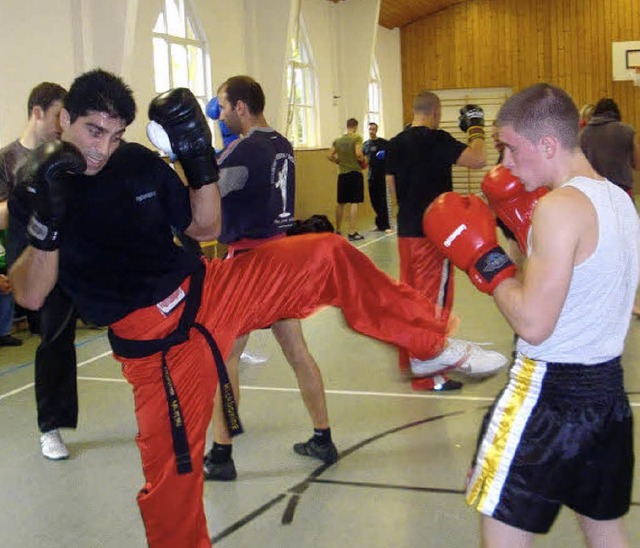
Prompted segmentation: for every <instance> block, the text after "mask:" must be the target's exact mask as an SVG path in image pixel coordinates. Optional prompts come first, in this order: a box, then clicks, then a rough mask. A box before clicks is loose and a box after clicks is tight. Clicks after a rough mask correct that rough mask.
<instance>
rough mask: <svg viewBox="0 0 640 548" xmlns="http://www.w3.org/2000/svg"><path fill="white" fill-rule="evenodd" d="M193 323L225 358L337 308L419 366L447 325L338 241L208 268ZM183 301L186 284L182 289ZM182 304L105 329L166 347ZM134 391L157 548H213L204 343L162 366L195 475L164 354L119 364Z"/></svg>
mask: <svg viewBox="0 0 640 548" xmlns="http://www.w3.org/2000/svg"><path fill="white" fill-rule="evenodd" d="M204 262H205V268H206V272H205V279H204V285H203V288H202V299H201V304H200V309H199V311H198V314H197V316H196V322H197V323H199V324H202V325H203V326H204V327H205V328H206V329H207V331H209V332H210V333H211V334H212V335H213V337H214V338H215V340H216V341H217V343H218V346H219V347H220V350H221V352H222V355H223V356H228V355H229V352H230V351H231V348H232V345H233V342H234V341H235V339H236V338H237V337H238V336H239V335H242V334H244V333H248V332H250V331H253V330H255V329H258V328H261V327H263V326H265V325H270V324H272V323H273V322H275V321H277V320H279V319H282V318H304V317H307V316H309V315H310V314H312V313H313V312H314V311H316V310H317V309H318V308H319V307H322V306H327V305H331V306H338V307H340V308H341V309H342V312H343V314H344V317H345V319H346V321H347V323H348V324H349V325H350V326H351V327H352V328H353V329H355V330H356V331H359V332H360V333H363V334H365V335H369V336H371V337H374V338H376V339H379V340H381V341H385V342H388V343H390V344H394V345H396V346H398V347H403V348H406V349H407V351H408V352H409V353H411V354H412V355H414V356H416V357H417V358H420V359H427V358H430V357H432V356H434V355H436V354H438V353H439V352H440V351H441V350H442V347H443V345H444V339H445V332H446V328H447V325H446V322H445V321H443V320H442V319H440V318H436V307H435V305H434V303H433V301H432V300H430V299H427V298H426V297H424V296H423V295H421V294H420V293H418V292H416V291H415V290H414V289H412V288H410V287H409V286H408V285H405V284H402V283H397V282H395V281H393V280H392V279H391V278H389V277H388V276H387V275H386V274H384V273H383V272H382V271H381V270H379V269H378V268H377V267H376V266H375V265H374V264H373V262H372V261H371V260H370V259H369V258H368V257H367V256H366V255H364V254H363V253H361V252H360V251H358V250H357V249H356V248H355V247H353V246H352V245H351V244H349V243H348V242H347V241H346V240H345V239H344V238H342V237H340V236H337V235H335V234H328V233H322V234H305V235H301V236H294V237H289V238H285V239H282V240H277V241H273V242H269V243H265V244H263V245H261V246H259V247H258V248H256V249H255V250H253V251H252V252H251V253H242V254H239V255H238V256H236V257H235V258H234V259H233V260H232V261H223V260H217V259H214V260H208V259H204ZM181 287H182V289H183V290H184V291H185V292H188V287H189V280H186V281H185V282H184V283H183V284H182V286H181ZM183 308H184V301H183V302H181V303H180V304H179V305H178V306H176V307H175V308H174V309H173V310H171V312H169V313H168V315H166V316H165V314H164V313H163V312H161V311H160V309H159V308H158V307H157V306H156V305H154V306H150V307H147V308H144V309H140V310H137V311H135V312H132V313H131V314H129V315H128V316H126V317H125V318H123V319H122V320H120V321H118V322H116V323H115V324H113V325H112V326H111V329H112V330H113V332H114V333H115V334H116V335H118V336H119V337H122V338H125V339H132V340H148V339H157V338H163V337H165V336H166V335H168V334H169V333H171V332H172V331H173V330H175V329H176V327H177V324H178V319H179V317H180V314H181V313H182V309H183ZM116 358H117V359H118V360H120V361H121V362H122V363H123V372H124V375H125V377H126V379H127V380H128V381H129V382H130V383H131V385H132V387H133V394H134V400H135V412H136V418H137V421H138V429H139V433H138V435H137V438H136V441H137V444H138V448H139V450H140V455H141V457H142V467H143V472H144V476H145V480H146V483H145V486H144V487H143V488H142V490H141V491H140V493H139V495H138V505H139V507H140V511H141V513H142V518H143V521H144V525H145V528H146V533H147V540H148V542H149V545H150V546H151V547H153V548H158V547H162V548H165V547H166V548H169V547H171V548H175V547H183V546H184V547H190V548H191V547H204V546H209V545H210V540H209V534H208V530H207V524H206V519H205V515H204V506H203V501H202V493H203V473H202V460H203V456H204V444H205V436H206V431H207V427H208V424H209V420H210V418H211V413H212V407H213V396H214V393H215V389H216V382H217V374H216V367H215V363H214V359H213V356H212V354H211V351H210V348H209V346H208V344H207V342H206V341H205V339H204V337H203V335H202V334H201V333H199V332H198V331H197V330H195V329H192V330H191V336H190V338H189V340H188V341H187V342H185V343H183V344H180V345H178V346H175V347H173V348H171V349H170V350H169V352H168V354H167V356H166V358H167V359H166V362H167V365H168V368H169V372H170V375H171V379H172V382H173V386H174V388H175V391H176V393H177V395H178V398H179V402H180V406H181V409H182V415H183V417H184V422H185V426H186V431H187V437H188V440H189V449H190V454H191V461H192V465H193V471H192V472H190V473H187V474H178V473H177V471H176V464H175V458H174V451H173V444H172V434H171V424H170V422H169V419H168V408H167V398H166V396H165V391H164V385H163V378H162V366H161V363H162V361H161V354H160V353H156V354H153V355H151V356H148V357H145V358H137V359H129V358H122V357H118V356H116Z"/></svg>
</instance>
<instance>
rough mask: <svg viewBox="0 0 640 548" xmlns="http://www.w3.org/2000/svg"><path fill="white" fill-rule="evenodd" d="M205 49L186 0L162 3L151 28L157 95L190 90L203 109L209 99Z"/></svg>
mask: <svg viewBox="0 0 640 548" xmlns="http://www.w3.org/2000/svg"><path fill="white" fill-rule="evenodd" d="M208 59H209V54H208V46H207V43H206V40H205V38H204V34H203V33H202V32H201V31H200V29H199V28H198V26H197V24H196V19H195V17H194V14H193V13H192V10H191V9H190V5H189V0H164V5H163V7H162V10H161V11H160V15H158V19H157V20H156V24H155V26H154V27H153V67H154V70H155V86H156V92H157V93H162V92H163V91H167V90H168V89H171V88H176V87H185V88H189V89H190V90H191V91H192V93H193V94H194V95H195V96H196V98H197V99H198V101H200V104H201V106H202V108H203V109H204V107H205V105H206V102H207V97H208V96H209V95H210V81H211V77H210V74H209V70H208V67H209V63H208Z"/></svg>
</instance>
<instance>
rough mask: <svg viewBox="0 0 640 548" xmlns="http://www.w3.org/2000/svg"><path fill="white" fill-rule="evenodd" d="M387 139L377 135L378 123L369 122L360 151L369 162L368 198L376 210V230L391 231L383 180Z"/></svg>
mask: <svg viewBox="0 0 640 548" xmlns="http://www.w3.org/2000/svg"><path fill="white" fill-rule="evenodd" d="M387 143H388V141H387V140H386V139H383V138H382V137H378V124H376V123H375V122H371V123H370V124H369V139H367V140H366V141H365V142H364V144H363V145H362V153H363V154H364V155H365V156H366V157H367V162H368V164H369V174H368V175H369V198H370V199H371V206H372V207H373V210H374V211H375V212H376V230H379V231H380V232H391V226H390V225H389V206H388V204H387V183H386V182H385V149H386V147H387Z"/></svg>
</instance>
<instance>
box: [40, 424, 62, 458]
mask: <svg viewBox="0 0 640 548" xmlns="http://www.w3.org/2000/svg"><path fill="white" fill-rule="evenodd" d="M40 449H41V450H42V456H43V457H46V458H48V459H51V460H63V459H67V458H69V450H68V449H67V446H66V445H65V444H64V441H62V436H61V435H60V430H58V429H57V428H56V429H55V430H50V431H49V432H45V433H44V434H42V435H41V436H40Z"/></svg>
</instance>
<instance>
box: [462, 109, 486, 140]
mask: <svg viewBox="0 0 640 548" xmlns="http://www.w3.org/2000/svg"><path fill="white" fill-rule="evenodd" d="M458 126H459V127H460V129H461V130H462V131H464V132H465V133H468V134H469V141H473V140H474V139H478V138H481V139H484V110H482V107H480V106H478V105H465V106H463V107H462V108H461V109H460V117H459V118H458Z"/></svg>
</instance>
